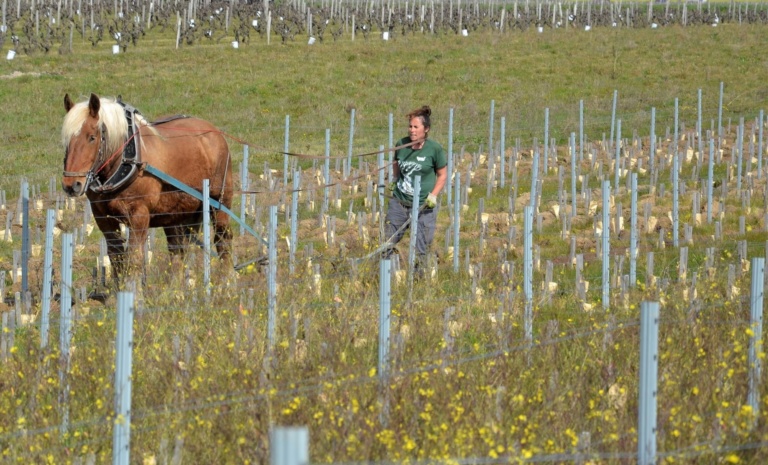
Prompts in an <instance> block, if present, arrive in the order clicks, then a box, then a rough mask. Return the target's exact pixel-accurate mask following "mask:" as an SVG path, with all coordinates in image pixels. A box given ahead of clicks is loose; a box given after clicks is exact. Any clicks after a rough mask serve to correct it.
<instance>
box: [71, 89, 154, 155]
mask: <svg viewBox="0 0 768 465" xmlns="http://www.w3.org/2000/svg"><path fill="white" fill-rule="evenodd" d="M99 101H100V103H101V105H100V108H99V121H101V123H102V124H103V125H104V127H105V128H106V132H107V137H106V141H107V146H106V150H107V153H108V154H112V153H115V152H117V151H118V150H120V149H121V147H122V146H123V144H124V143H125V140H126V139H127V138H128V121H127V120H126V119H125V109H124V108H123V106H122V105H120V104H119V103H117V101H115V100H114V99H110V98H103V97H102V98H100V99H99ZM87 118H88V101H84V102H79V103H76V104H75V106H74V107H72V108H71V109H70V110H69V112H67V115H66V116H65V117H64V124H63V125H62V128H61V142H62V144H63V145H64V147H68V146H69V141H70V140H71V139H72V138H73V137H75V136H77V135H78V134H80V130H81V129H82V127H83V123H85V120H86V119H87ZM135 118H136V125H137V126H148V127H149V128H150V130H151V131H152V132H153V133H155V134H157V131H156V129H155V128H154V127H152V126H149V122H148V121H147V120H146V119H145V118H144V117H143V116H141V115H139V114H136V115H135ZM142 144H143V141H142Z"/></svg>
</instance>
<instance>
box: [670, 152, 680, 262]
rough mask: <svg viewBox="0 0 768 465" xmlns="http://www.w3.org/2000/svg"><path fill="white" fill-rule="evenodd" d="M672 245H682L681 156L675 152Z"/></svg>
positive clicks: (673, 163) (673, 157) (673, 162)
mask: <svg viewBox="0 0 768 465" xmlns="http://www.w3.org/2000/svg"><path fill="white" fill-rule="evenodd" d="M672 160H673V161H672V244H673V245H674V246H675V248H677V247H678V246H679V245H680V239H679V238H678V236H679V235H680V234H679V232H680V155H679V154H678V153H677V150H675V153H674V154H673V155H672Z"/></svg>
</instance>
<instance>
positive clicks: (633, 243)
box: [629, 173, 637, 287]
mask: <svg viewBox="0 0 768 465" xmlns="http://www.w3.org/2000/svg"><path fill="white" fill-rule="evenodd" d="M631 176H632V178H631V183H632V201H631V206H630V210H631V213H630V225H629V287H635V285H636V283H637V173H632V174H631Z"/></svg>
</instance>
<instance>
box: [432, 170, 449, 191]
mask: <svg viewBox="0 0 768 465" xmlns="http://www.w3.org/2000/svg"><path fill="white" fill-rule="evenodd" d="M435 174H436V175H437V179H436V180H435V188H434V189H432V195H434V196H435V197H437V195H438V194H439V193H440V191H442V190H443V187H444V186H445V181H447V180H448V167H446V166H443V167H442V168H438V169H436V170H435Z"/></svg>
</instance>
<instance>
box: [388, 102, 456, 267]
mask: <svg viewBox="0 0 768 465" xmlns="http://www.w3.org/2000/svg"><path fill="white" fill-rule="evenodd" d="M431 115H432V110H431V109H430V108H429V107H428V106H423V107H421V108H419V109H418V110H414V111H412V112H410V113H409V114H408V122H409V124H408V137H404V138H403V139H401V140H400V141H399V142H398V144H397V145H398V146H400V145H406V144H409V143H411V145H410V146H408V147H405V148H402V149H399V150H397V151H396V152H395V157H394V161H393V165H394V166H393V176H394V178H393V182H392V183H391V184H390V190H391V191H392V200H391V201H390V202H389V209H388V210H387V216H386V220H385V223H384V227H385V232H386V237H387V239H388V243H387V245H388V247H387V249H386V250H385V252H384V258H389V257H390V256H391V255H392V254H393V253H394V252H395V248H394V247H395V245H396V244H397V243H398V242H400V240H401V239H402V238H403V235H404V234H405V230H406V229H408V227H407V226H406V224H407V223H408V221H410V219H411V210H412V205H413V191H414V189H413V186H414V179H415V178H416V176H421V182H420V190H419V199H418V202H419V203H418V205H419V207H420V211H419V223H418V227H417V234H416V253H417V254H418V256H417V259H416V263H415V269H416V270H419V269H420V268H422V269H423V266H420V265H423V263H424V260H425V258H426V255H427V253H428V252H429V248H430V246H431V245H432V239H433V238H434V237H435V223H436V220H437V213H436V211H435V206H436V205H437V196H438V194H440V191H441V190H442V189H443V186H445V181H446V179H447V178H448V169H447V168H446V165H447V164H448V162H447V161H446V158H445V151H443V148H442V147H441V146H440V144H438V143H437V142H435V141H433V140H431V139H429V138H428V136H429V129H430V116H431ZM422 206H423V207H422Z"/></svg>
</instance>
